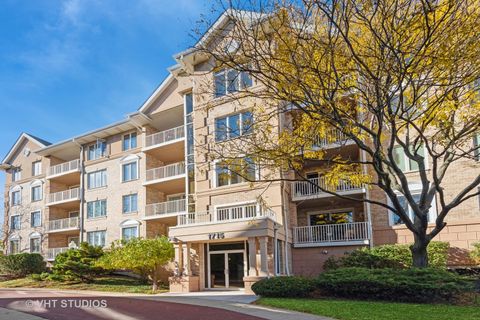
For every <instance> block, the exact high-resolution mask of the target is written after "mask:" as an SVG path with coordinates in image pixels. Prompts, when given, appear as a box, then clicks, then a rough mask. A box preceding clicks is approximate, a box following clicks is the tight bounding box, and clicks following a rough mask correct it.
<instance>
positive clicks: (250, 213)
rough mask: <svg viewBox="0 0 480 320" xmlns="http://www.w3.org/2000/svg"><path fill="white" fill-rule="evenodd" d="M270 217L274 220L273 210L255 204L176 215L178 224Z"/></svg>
mask: <svg viewBox="0 0 480 320" xmlns="http://www.w3.org/2000/svg"><path fill="white" fill-rule="evenodd" d="M259 218H271V219H273V220H275V212H274V211H273V210H271V209H268V208H261V207H260V206H259V205H257V204H249V205H241V206H232V207H226V208H218V209H217V210H216V211H215V212H214V213H210V212H203V213H201V212H195V213H185V214H181V215H179V216H178V221H177V223H178V225H179V226H184V225H195V224H204V223H222V222H231V221H240V220H249V219H259Z"/></svg>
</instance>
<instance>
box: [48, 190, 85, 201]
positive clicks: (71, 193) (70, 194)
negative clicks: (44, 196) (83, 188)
mask: <svg viewBox="0 0 480 320" xmlns="http://www.w3.org/2000/svg"><path fill="white" fill-rule="evenodd" d="M70 200H80V188H73V189H68V190H65V191H60V192H55V193H51V194H50V195H49V197H48V203H49V204H50V203H56V202H64V201H70Z"/></svg>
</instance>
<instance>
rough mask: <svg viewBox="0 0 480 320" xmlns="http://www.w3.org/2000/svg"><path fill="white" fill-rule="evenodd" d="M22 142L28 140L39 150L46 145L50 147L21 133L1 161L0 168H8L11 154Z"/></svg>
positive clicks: (31, 136) (42, 141) (45, 142)
mask: <svg viewBox="0 0 480 320" xmlns="http://www.w3.org/2000/svg"><path fill="white" fill-rule="evenodd" d="M24 140H30V141H32V142H33V143H35V144H36V145H38V147H39V148H44V147H46V146H48V145H50V144H51V143H50V142H48V141H46V140H44V139H41V138H38V137H36V136H34V135H31V134H28V133H25V132H22V134H21V135H20V136H19V137H18V138H17V141H16V142H15V144H14V145H13V146H12V147H11V148H10V150H9V151H8V153H7V155H6V156H5V158H4V159H3V160H2V163H1V164H0V168H3V169H4V168H6V167H8V166H9V165H10V164H9V163H8V162H9V161H10V160H11V158H12V156H13V154H14V153H15V151H17V149H18V148H19V147H20V145H21V143H22V142H23V141H24Z"/></svg>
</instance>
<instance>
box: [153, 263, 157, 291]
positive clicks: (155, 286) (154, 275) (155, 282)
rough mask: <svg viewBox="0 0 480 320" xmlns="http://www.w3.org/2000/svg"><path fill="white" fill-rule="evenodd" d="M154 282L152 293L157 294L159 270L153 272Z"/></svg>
mask: <svg viewBox="0 0 480 320" xmlns="http://www.w3.org/2000/svg"><path fill="white" fill-rule="evenodd" d="M152 281H153V284H152V292H153V293H155V292H156V291H157V289H158V284H157V283H158V279H157V268H155V269H154V270H153V274H152Z"/></svg>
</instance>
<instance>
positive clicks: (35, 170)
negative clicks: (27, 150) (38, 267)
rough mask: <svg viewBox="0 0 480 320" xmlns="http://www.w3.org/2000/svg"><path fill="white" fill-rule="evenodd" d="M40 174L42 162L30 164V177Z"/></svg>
mask: <svg viewBox="0 0 480 320" xmlns="http://www.w3.org/2000/svg"><path fill="white" fill-rule="evenodd" d="M41 174H42V161H35V162H32V176H34V177H35V176H39V175H41Z"/></svg>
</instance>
